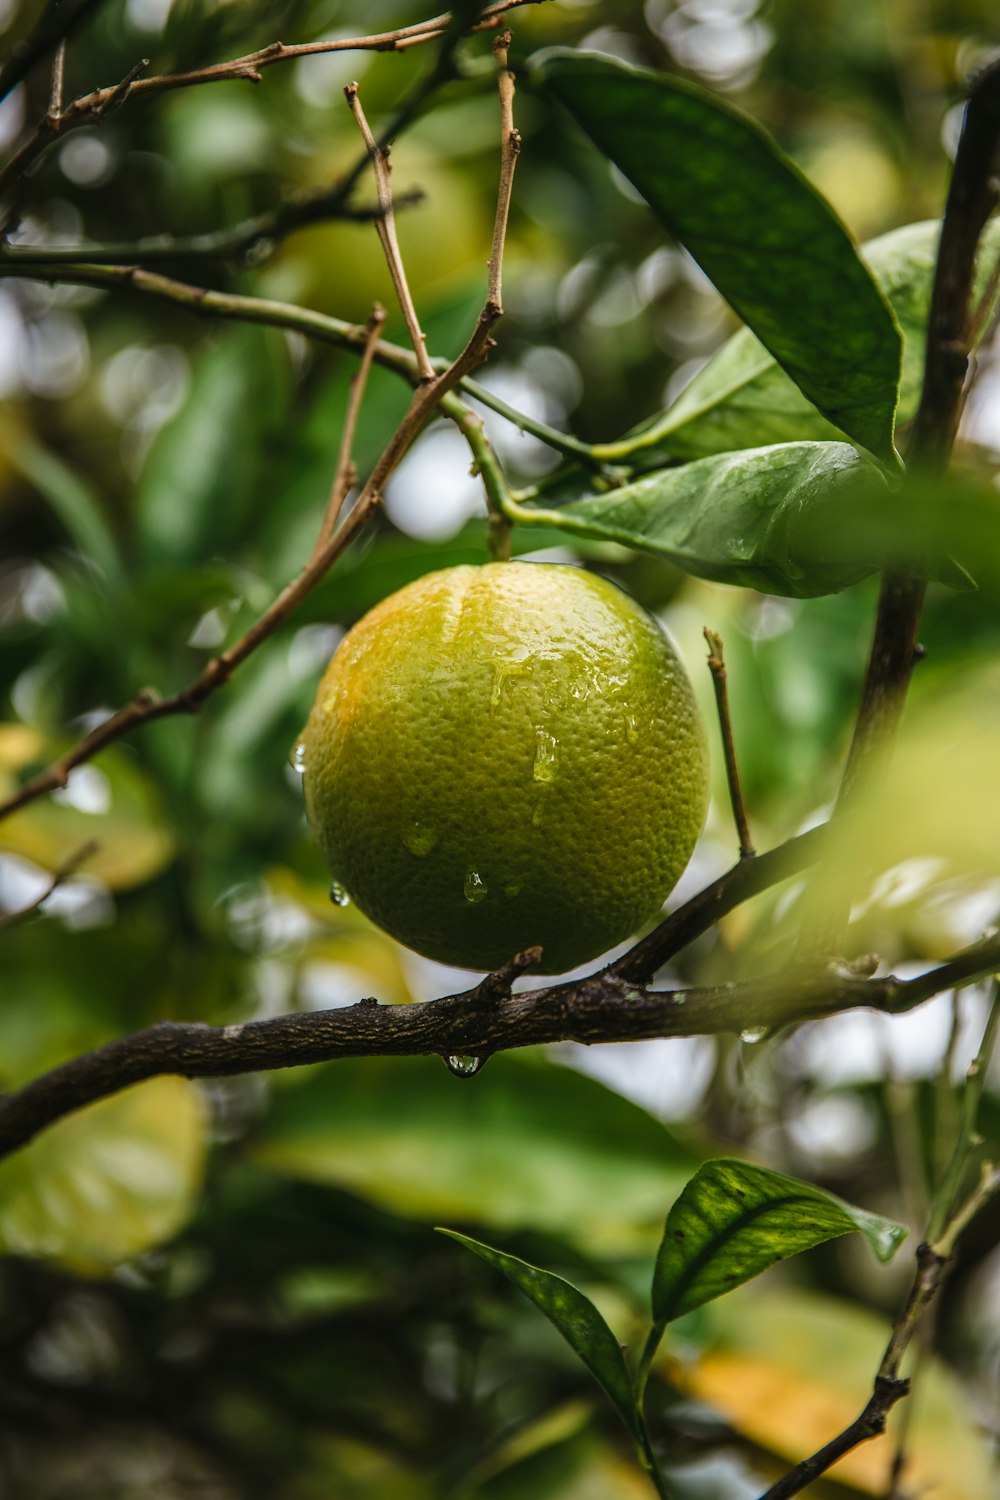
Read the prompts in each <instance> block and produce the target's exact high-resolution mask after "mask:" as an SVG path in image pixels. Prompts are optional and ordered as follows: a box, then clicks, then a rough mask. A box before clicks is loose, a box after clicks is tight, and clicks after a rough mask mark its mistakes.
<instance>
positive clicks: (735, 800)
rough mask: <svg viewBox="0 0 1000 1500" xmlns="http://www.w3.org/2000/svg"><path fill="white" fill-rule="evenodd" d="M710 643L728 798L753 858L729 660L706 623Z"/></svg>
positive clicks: (747, 855)
mask: <svg viewBox="0 0 1000 1500" xmlns="http://www.w3.org/2000/svg"><path fill="white" fill-rule="evenodd" d="M702 633H703V635H704V637H705V640H706V641H707V642H708V670H709V671H710V672H711V674H712V686H713V687H714V688H715V705H716V708H717V709H718V712H719V731H720V733H721V735H722V753H723V755H724V757H725V761H726V780H727V781H728V783H729V800H730V802H731V803H732V808H733V820H734V822H735V823H736V832H737V833H738V835H739V840H740V859H751V858H752V857H753V854H754V847H753V841H752V839H751V838H750V824H749V821H748V819H747V809H746V803H745V802H744V800H743V788H742V786H741V785H740V771H739V766H738V764H737V761H736V744H735V741H734V740H733V721H732V716H731V715H730V712H729V686H728V683H727V680H726V659H725V656H724V655H723V650H722V636H721V635H717V634H716V632H715V631H714V630H709V628H708V626H707V625H706V626H705V629H704V631H703V632H702Z"/></svg>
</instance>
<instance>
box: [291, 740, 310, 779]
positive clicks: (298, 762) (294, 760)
mask: <svg viewBox="0 0 1000 1500" xmlns="http://www.w3.org/2000/svg"><path fill="white" fill-rule="evenodd" d="M288 764H289V765H290V766H291V768H292V770H293V771H297V772H298V773H299V775H300V776H301V775H302V774H303V772H304V771H305V768H306V745H305V740H296V741H295V744H294V745H293V746H292V748H291V749H290V750H289V752H288Z"/></svg>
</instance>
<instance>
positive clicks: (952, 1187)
mask: <svg viewBox="0 0 1000 1500" xmlns="http://www.w3.org/2000/svg"><path fill="white" fill-rule="evenodd" d="M977 946H978V947H979V948H980V949H981V948H982V946H983V945H982V944H979V945H977ZM953 963H954V960H953V961H952V964H953ZM948 968H949V965H948V964H945V965H942V966H941V968H940V969H938V970H937V971H936V975H937V978H938V979H939V980H943V981H944V982H942V983H940V985H939V989H938V993H940V992H941V991H943V990H945V989H947V988H949V985H948V983H947V978H946V972H945V971H946V970H947V969H948ZM988 972H990V971H989V970H984V973H988ZM874 982H875V983H877V982H878V981H874ZM998 998H1000V986H997V985H996V984H995V985H994V996H993V1000H994V1003H993V1006H992V1009H991V1011H990V1014H989V1017H988V1019H987V1022H986V1026H985V1028H984V1030H983V1037H982V1041H981V1042H980V1046H979V1051H978V1053H977V1054H976V1059H975V1062H974V1063H973V1064H972V1066H971V1067H970V1069H969V1072H968V1074H967V1076H966V1086H965V1097H964V1099H963V1106H964V1108H963V1114H964V1122H965V1123H964V1128H963V1130H962V1133H961V1136H960V1138H959V1142H958V1144H957V1146H956V1156H955V1158H954V1159H953V1164H952V1170H950V1171H949V1172H948V1173H947V1174H946V1175H945V1178H944V1179H943V1180H942V1182H941V1183H940V1184H939V1186H938V1188H937V1191H936V1193H935V1195H934V1201H933V1203H932V1204H931V1211H930V1216H929V1219H928V1224H927V1233H926V1235H925V1237H924V1241H923V1243H922V1244H920V1245H919V1246H918V1247H917V1269H916V1274H915V1276H914V1279H913V1283H912V1285H911V1287H910V1291H909V1294H908V1296H907V1298H906V1301H905V1303H904V1305H903V1309H902V1311H901V1312H900V1314H899V1317H898V1318H897V1319H896V1322H895V1324H894V1325H893V1329H892V1333H891V1334H890V1337H889V1342H888V1344H887V1345H886V1350H885V1353H884V1354H883V1356H882V1363H881V1364H880V1366H879V1369H878V1374H877V1375H876V1377H875V1384H874V1387H873V1390H872V1394H871V1397H870V1399H869V1401H868V1403H867V1404H866V1406H865V1408H864V1410H863V1411H862V1412H861V1413H860V1415H859V1416H858V1417H857V1418H855V1420H854V1421H853V1422H852V1423H851V1424H850V1425H849V1426H848V1427H846V1428H845V1429H844V1431H843V1432H841V1433H839V1434H838V1436H837V1437H835V1438H834V1439H833V1440H832V1442H829V1443H827V1444H826V1445H825V1446H824V1447H823V1448H821V1449H819V1451H818V1452H816V1453H813V1454H811V1455H810V1457H809V1458H806V1459H803V1460H802V1462H801V1463H798V1464H796V1465H795V1467H794V1468H793V1469H791V1470H789V1472H788V1473H787V1474H786V1475H784V1477H783V1478H782V1479H780V1480H779V1481H778V1482H777V1484H774V1485H772V1486H771V1488H770V1489H769V1490H768V1491H767V1492H766V1494H764V1495H762V1496H761V1500H790V1497H791V1496H793V1495H798V1494H799V1493H800V1492H801V1491H802V1490H804V1489H805V1488H806V1486H807V1485H808V1484H811V1483H812V1481H813V1480H814V1479H817V1478H818V1477H819V1475H821V1474H825V1473H826V1471H827V1469H829V1468H830V1467H832V1465H833V1464H835V1463H836V1462H837V1460H838V1459H840V1458H842V1457H843V1456H844V1454H845V1453H849V1452H850V1451H851V1449H852V1448H856V1447H858V1445H859V1444H860V1443H864V1442H867V1441H868V1439H869V1438H873V1437H878V1436H879V1435H880V1434H881V1433H883V1432H884V1431H885V1426H886V1419H887V1417H888V1414H889V1412H890V1410H891V1409H892V1407H893V1406H895V1404H896V1402H897V1401H899V1400H900V1399H901V1398H902V1397H903V1396H905V1395H906V1394H907V1392H908V1390H909V1388H910V1382H909V1380H906V1379H901V1378H900V1367H901V1365H902V1361H903V1356H904V1355H905V1353H906V1351H907V1349H908V1347H909V1345H910V1343H911V1341H912V1339H913V1336H914V1334H915V1333H916V1331H917V1328H918V1326H919V1325H920V1322H921V1319H922V1318H923V1316H924V1314H925V1313H926V1312H927V1309H928V1308H929V1307H930V1305H931V1303H932V1302H933V1301H934V1299H935V1297H936V1296H937V1294H938V1291H939V1290H940V1287H941V1285H942V1282H943V1281H944V1278H945V1276H946V1274H947V1271H948V1267H949V1265H950V1263H951V1260H952V1257H953V1256H954V1254H955V1247H956V1245H957V1244H958V1240H959V1237H960V1236H961V1234H962V1233H963V1231H964V1230H965V1229H966V1227H967V1226H968V1225H969V1224H970V1223H971V1222H972V1220H973V1219H974V1218H975V1217H976V1215H977V1214H978V1213H979V1211H980V1209H982V1208H983V1207H984V1206H985V1205H986V1203H988V1202H989V1201H990V1199H991V1198H993V1197H994V1196H995V1195H996V1194H997V1192H1000V1170H998V1169H997V1168H996V1167H995V1166H994V1165H993V1163H992V1162H983V1163H982V1165H981V1168H980V1175H979V1182H978V1183H977V1185H976V1187H975V1188H974V1189H973V1190H972V1192H971V1193H970V1194H969V1195H968V1197H967V1198H966V1199H965V1200H964V1202H961V1201H959V1199H958V1196H957V1194H958V1190H959V1189H960V1187H961V1183H962V1178H963V1176H964V1172H965V1168H966V1166H967V1164H968V1162H969V1160H970V1159H971V1157H972V1154H973V1152H974V1151H975V1150H976V1149H977V1144H978V1141H979V1138H978V1136H977V1135H976V1121H977V1116H978V1111H979V1102H980V1098H981V1096H982V1089H983V1083H984V1081H985V1074H986V1069H987V1067H988V1065H989V1059H990V1055H991V1053H992V1049H993V1044H994V1041H995V1039H996V1033H997V1026H998V1017H1000V1004H998ZM901 1451H902V1450H901V1449H900V1450H898V1453H899V1452H901ZM898 1453H897V1456H898Z"/></svg>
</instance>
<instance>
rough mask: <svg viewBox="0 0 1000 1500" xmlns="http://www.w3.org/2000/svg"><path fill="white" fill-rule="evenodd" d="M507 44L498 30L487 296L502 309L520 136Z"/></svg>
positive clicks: (506, 33)
mask: <svg viewBox="0 0 1000 1500" xmlns="http://www.w3.org/2000/svg"><path fill="white" fill-rule="evenodd" d="M510 43H511V34H510V32H509V31H501V33H500V35H499V36H498V37H496V38H495V40H494V42H493V57H494V59H495V61H496V65H497V68H498V76H497V87H498V89H499V93H500V192H499V194H498V195H497V212H496V221H495V223H494V226H493V248H492V250H491V252H490V263H489V290H488V292H487V297H488V299H489V301H490V302H493V303H495V304H496V306H497V307H498V308H499V309H501V311H502V309H503V275H502V272H503V247H504V241H505V239H506V236H507V220H508V218H509V216H510V200H511V193H512V191H513V187H514V169H515V167H516V166H517V158H518V155H519V153H520V150H521V137H520V134H519V133H518V131H517V129H516V127H515V125H514V75H513V73H512V72H511V71H510V69H509V68H508V66H507V49H508V47H509V46H510Z"/></svg>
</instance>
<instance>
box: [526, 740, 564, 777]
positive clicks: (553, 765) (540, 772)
mask: <svg viewBox="0 0 1000 1500" xmlns="http://www.w3.org/2000/svg"><path fill="white" fill-rule="evenodd" d="M558 770H559V741H558V740H557V739H556V737H555V735H554V734H549V732H548V730H547V729H536V730H535V764H534V768H533V770H532V773H531V774H532V776H533V777H534V778H535V780H536V781H555V779H556V774H557V772H558Z"/></svg>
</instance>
